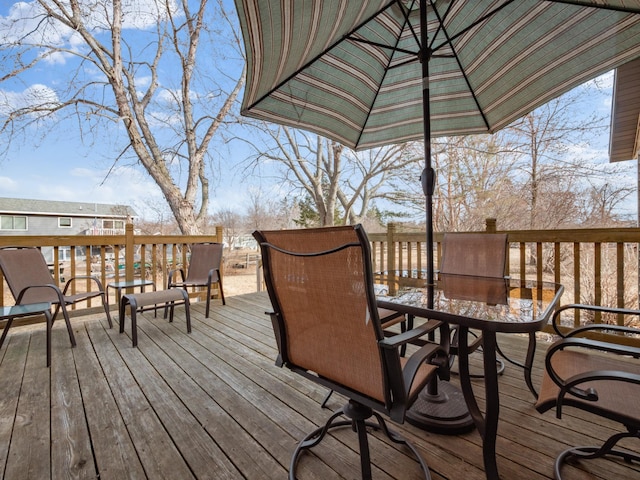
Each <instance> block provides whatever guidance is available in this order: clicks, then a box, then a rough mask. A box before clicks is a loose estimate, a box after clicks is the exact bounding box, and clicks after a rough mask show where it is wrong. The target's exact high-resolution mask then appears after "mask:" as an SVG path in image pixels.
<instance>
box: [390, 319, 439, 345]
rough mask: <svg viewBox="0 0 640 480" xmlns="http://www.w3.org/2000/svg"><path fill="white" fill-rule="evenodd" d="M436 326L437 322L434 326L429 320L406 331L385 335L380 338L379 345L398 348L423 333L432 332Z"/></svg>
mask: <svg viewBox="0 0 640 480" xmlns="http://www.w3.org/2000/svg"><path fill="white" fill-rule="evenodd" d="M438 326H439V323H438V325H435V326H434V324H433V323H431V322H428V323H424V324H422V325H419V326H417V327H415V328H413V329H411V330H408V331H406V332H403V333H398V334H397V335H393V336H392V337H386V338H384V339H383V340H380V346H381V347H382V348H398V347H400V346H402V345H404V344H406V343H410V342H412V341H414V340H417V339H418V338H420V337H423V336H424V335H426V334H428V333H430V332H432V331H433V330H434V329H435V328H437V327H438Z"/></svg>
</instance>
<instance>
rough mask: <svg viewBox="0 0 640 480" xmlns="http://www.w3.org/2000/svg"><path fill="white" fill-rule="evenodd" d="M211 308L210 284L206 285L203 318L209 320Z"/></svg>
mask: <svg viewBox="0 0 640 480" xmlns="http://www.w3.org/2000/svg"><path fill="white" fill-rule="evenodd" d="M210 306H211V283H209V284H208V285H207V307H206V309H205V314H204V318H209V307H210Z"/></svg>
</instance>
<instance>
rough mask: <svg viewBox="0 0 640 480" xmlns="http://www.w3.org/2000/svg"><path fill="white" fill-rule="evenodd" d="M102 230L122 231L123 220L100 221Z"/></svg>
mask: <svg viewBox="0 0 640 480" xmlns="http://www.w3.org/2000/svg"><path fill="white" fill-rule="evenodd" d="M102 228H112V229H114V230H124V220H102Z"/></svg>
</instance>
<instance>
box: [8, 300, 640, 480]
mask: <svg viewBox="0 0 640 480" xmlns="http://www.w3.org/2000/svg"><path fill="white" fill-rule="evenodd" d="M227 303H228V304H227V305H226V306H220V305H218V304H215V305H213V306H212V313H211V317H212V318H210V319H205V318H204V305H203V304H193V305H192V321H193V332H192V334H187V333H186V326H185V322H184V317H183V312H182V311H181V309H176V320H175V321H174V322H173V324H169V323H168V321H167V320H164V319H163V318H162V315H158V317H156V318H154V315H153V312H146V313H145V314H144V315H139V317H138V320H139V345H138V348H132V346H131V338H130V323H129V321H127V332H126V334H118V329H117V325H116V326H115V327H114V328H113V329H109V328H108V326H107V322H106V319H105V318H104V317H100V316H97V315H94V316H86V317H79V318H75V319H72V321H73V322H74V325H75V333H76V339H77V342H78V346H77V347H76V348H74V349H72V348H70V345H69V339H68V336H67V335H66V330H65V328H64V322H63V321H57V322H56V325H55V326H54V334H53V355H52V358H53V360H52V367H51V368H50V369H48V368H46V366H45V329H44V326H43V325H32V326H25V327H17V328H14V329H12V330H11V331H10V332H9V336H8V338H7V342H6V346H3V348H2V350H1V351H0V452H1V456H0V472H1V474H2V477H3V478H6V479H20V480H23V479H37V480H41V479H45V478H51V479H60V478H93V479H95V478H100V479H101V480H110V479H134V478H146V479H153V480H157V479H161V478H167V479H172V480H176V479H180V480H181V479H188V478H198V479H205V478H212V479H223V478H247V479H283V478H286V477H287V471H288V466H289V460H290V457H291V453H292V451H293V449H294V448H295V445H296V443H297V441H298V440H299V439H300V438H301V437H302V436H304V435H305V434H306V433H307V432H309V431H311V430H312V429H313V428H315V427H316V426H317V425H320V424H322V423H324V420H325V419H326V418H327V416H328V414H329V413H330V412H329V410H326V409H324V410H323V409H321V408H320V406H319V402H320V401H321V400H322V398H323V397H324V394H325V391H324V390H323V389H321V388H319V387H317V386H315V385H314V384H312V383H309V382H308V381H306V380H304V379H302V378H300V377H298V376H296V375H293V374H292V373H291V372H289V371H288V370H286V369H280V368H277V367H275V366H274V359H275V356H276V350H275V345H274V338H273V334H272V332H271V324H270V320H269V317H268V316H266V315H264V312H265V311H266V310H267V309H268V308H269V302H268V299H267V297H266V296H265V294H260V293H259V294H251V295H243V296H236V297H230V298H228V301H227ZM179 310H180V311H179ZM501 346H502V347H503V350H505V351H507V352H514V351H522V350H524V348H525V339H524V338H523V337H517V336H510V337H501ZM543 348H544V347H543ZM541 351H542V350H541ZM541 358H542V356H541V355H540V354H539V355H538V357H537V362H536V365H537V368H538V370H537V371H536V372H535V375H534V380H535V381H536V383H539V381H540V367H541V365H542V362H541ZM480 387H481V382H480V381H479V382H478V395H479V396H480V397H482V395H483V392H482V388H480ZM500 388H501V413H500V415H501V423H500V426H499V434H500V437H499V439H498V443H497V450H498V455H499V456H498V467H499V469H500V473H501V477H502V478H503V479H504V480H511V479H527V480H528V479H548V478H553V473H552V466H553V461H554V458H555V456H556V455H557V454H558V452H559V451H561V450H562V449H564V448H566V447H567V445H570V444H593V443H594V442H596V441H597V442H599V441H600V439H602V438H604V437H605V436H608V435H609V433H610V432H611V431H612V427H613V426H614V425H613V424H607V423H606V422H603V421H602V420H599V419H596V418H594V417H588V416H586V415H579V416H575V415H576V414H575V412H570V411H567V412H566V413H565V416H564V418H563V419H562V420H558V419H556V418H555V414H554V413H553V412H548V413H546V414H544V415H541V414H539V413H537V412H536V410H535V409H534V408H533V398H532V397H531V394H530V393H529V392H528V390H527V389H526V387H525V385H524V381H523V380H522V375H521V372H520V371H519V369H517V368H515V367H513V366H507V370H506V373H505V374H504V375H503V376H502V377H501V379H500ZM340 404H341V399H340V398H339V397H338V396H337V395H336V396H334V397H332V399H331V401H330V402H329V407H330V408H331V409H334V408H338V407H339V406H340ZM630 407H631V406H630ZM633 408H637V406H634V407H633ZM393 426H394V428H396V429H398V430H401V431H403V432H404V434H405V435H407V436H408V437H410V438H411V439H412V440H413V441H414V442H415V443H416V444H417V445H418V446H419V448H420V449H421V451H422V452H423V455H424V457H425V459H426V461H427V463H428V464H429V466H430V468H431V473H432V476H433V478H434V479H436V480H437V479H464V480H474V479H482V478H484V471H483V469H482V455H481V448H480V437H479V435H478V433H477V432H475V431H474V432H471V433H468V434H465V435H460V436H444V435H435V434H431V433H427V432H424V431H421V430H419V429H417V428H415V427H413V426H411V425H408V424H405V425H402V426H396V425H393ZM594 437H595V438H596V439H597V440H594ZM628 446H629V447H630V448H635V449H638V447H639V446H638V445H637V444H636V445H634V444H628ZM355 449H356V442H355V439H354V438H353V435H352V432H351V431H350V430H349V429H344V430H341V431H339V432H337V433H336V435H332V436H331V437H329V438H327V439H326V440H325V441H324V442H323V443H322V444H321V446H319V447H317V448H316V449H314V451H315V455H317V456H311V455H306V456H304V457H303V459H302V460H301V462H300V466H299V469H298V477H299V478H300V479H301V480H304V479H318V480H327V479H334V478H349V479H351V478H358V477H359V463H358V459H357V456H356V453H354V450H355ZM372 457H373V462H374V464H375V466H374V478H376V479H402V480H405V479H412V478H418V469H417V466H416V464H415V463H414V462H413V460H411V459H410V458H409V457H407V456H406V455H405V452H404V451H403V450H402V449H401V448H399V447H396V446H395V445H389V444H387V443H386V442H384V441H383V440H377V439H375V440H373V441H372ZM589 470H590V471H591V472H593V474H587V473H585V471H583V470H580V469H579V468H573V467H571V468H568V469H566V472H567V474H566V478H568V479H582V478H590V479H591V478H602V479H612V478H616V479H620V480H622V479H632V478H635V479H638V478H640V469H638V468H633V467H630V466H626V465H624V464H622V465H620V464H612V463H610V462H604V461H598V462H591V463H590V464H589Z"/></svg>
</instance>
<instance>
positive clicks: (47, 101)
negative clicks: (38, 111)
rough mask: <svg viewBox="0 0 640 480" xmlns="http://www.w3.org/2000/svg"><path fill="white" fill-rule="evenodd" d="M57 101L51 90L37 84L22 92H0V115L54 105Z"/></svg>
mask: <svg viewBox="0 0 640 480" xmlns="http://www.w3.org/2000/svg"><path fill="white" fill-rule="evenodd" d="M58 101H59V100H58V95H57V94H56V92H55V91H54V90H53V89H51V88H49V87H47V86H46V85H42V84H39V83H36V84H33V85H31V86H30V87H27V88H26V89H25V90H23V91H22V92H12V91H7V90H0V115H8V114H9V113H10V112H12V111H14V110H17V109H21V108H29V107H32V106H35V105H55V104H57V103H58Z"/></svg>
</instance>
